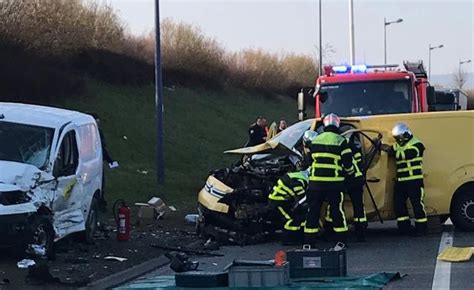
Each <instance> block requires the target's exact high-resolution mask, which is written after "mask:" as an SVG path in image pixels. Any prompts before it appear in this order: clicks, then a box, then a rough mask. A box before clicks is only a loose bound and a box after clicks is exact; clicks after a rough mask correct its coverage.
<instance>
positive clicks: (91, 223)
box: [80, 196, 99, 244]
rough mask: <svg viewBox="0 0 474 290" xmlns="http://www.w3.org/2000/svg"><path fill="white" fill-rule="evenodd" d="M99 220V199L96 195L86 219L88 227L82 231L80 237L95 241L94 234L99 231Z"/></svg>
mask: <svg viewBox="0 0 474 290" xmlns="http://www.w3.org/2000/svg"><path fill="white" fill-rule="evenodd" d="M98 222H99V200H98V199H97V197H95V196H94V198H92V202H91V207H90V210H89V214H88V215H87V220H86V229H85V230H84V231H83V232H82V233H81V236H80V239H81V240H82V241H83V242H85V243H87V244H93V243H94V235H95V233H96V231H97V225H98Z"/></svg>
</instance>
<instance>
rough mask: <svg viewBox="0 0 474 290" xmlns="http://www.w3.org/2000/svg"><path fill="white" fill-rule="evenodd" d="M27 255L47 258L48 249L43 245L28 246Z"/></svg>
mask: <svg viewBox="0 0 474 290" xmlns="http://www.w3.org/2000/svg"><path fill="white" fill-rule="evenodd" d="M26 253H27V254H29V255H32V256H35V257H38V258H41V257H44V256H46V249H45V247H44V246H41V245H34V244H32V245H28V248H27V249H26Z"/></svg>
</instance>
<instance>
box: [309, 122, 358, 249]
mask: <svg viewBox="0 0 474 290" xmlns="http://www.w3.org/2000/svg"><path fill="white" fill-rule="evenodd" d="M323 124H324V132H323V133H321V134H319V135H318V136H317V137H316V138H314V139H313V142H312V144H311V147H310V154H311V158H312V164H311V174H310V176H309V185H308V190H307V193H306V197H307V202H308V204H309V211H308V213H307V217H306V222H305V228H304V233H305V243H308V244H314V243H315V242H316V240H317V238H318V237H319V235H320V226H319V219H320V213H321V206H322V204H323V202H324V201H328V203H329V205H330V207H331V209H332V210H331V218H332V220H333V223H332V226H333V231H334V233H335V236H334V237H335V240H337V241H342V242H345V239H346V233H347V231H348V227H347V222H346V217H345V213H344V209H343V202H344V191H345V180H346V176H350V175H353V174H354V165H353V163H352V152H351V149H350V147H349V145H348V143H347V140H346V139H345V138H344V137H342V136H341V135H340V134H339V125H340V120H339V117H338V116H337V115H335V114H329V115H327V116H326V117H325V118H324V119H323Z"/></svg>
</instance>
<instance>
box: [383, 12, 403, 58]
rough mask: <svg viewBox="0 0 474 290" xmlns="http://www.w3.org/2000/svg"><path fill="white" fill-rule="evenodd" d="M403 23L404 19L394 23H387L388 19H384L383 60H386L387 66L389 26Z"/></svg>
mask: <svg viewBox="0 0 474 290" xmlns="http://www.w3.org/2000/svg"><path fill="white" fill-rule="evenodd" d="M400 22H403V19H402V18H398V19H397V20H394V21H387V19H386V18H385V17H384V18H383V43H384V44H383V59H384V64H387V26H389V25H390V24H393V23H400Z"/></svg>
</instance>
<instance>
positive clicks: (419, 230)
mask: <svg viewBox="0 0 474 290" xmlns="http://www.w3.org/2000/svg"><path fill="white" fill-rule="evenodd" d="M427 231H428V225H427V223H426V222H425V223H416V222H415V236H417V237H421V236H424V235H426V233H427Z"/></svg>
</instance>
